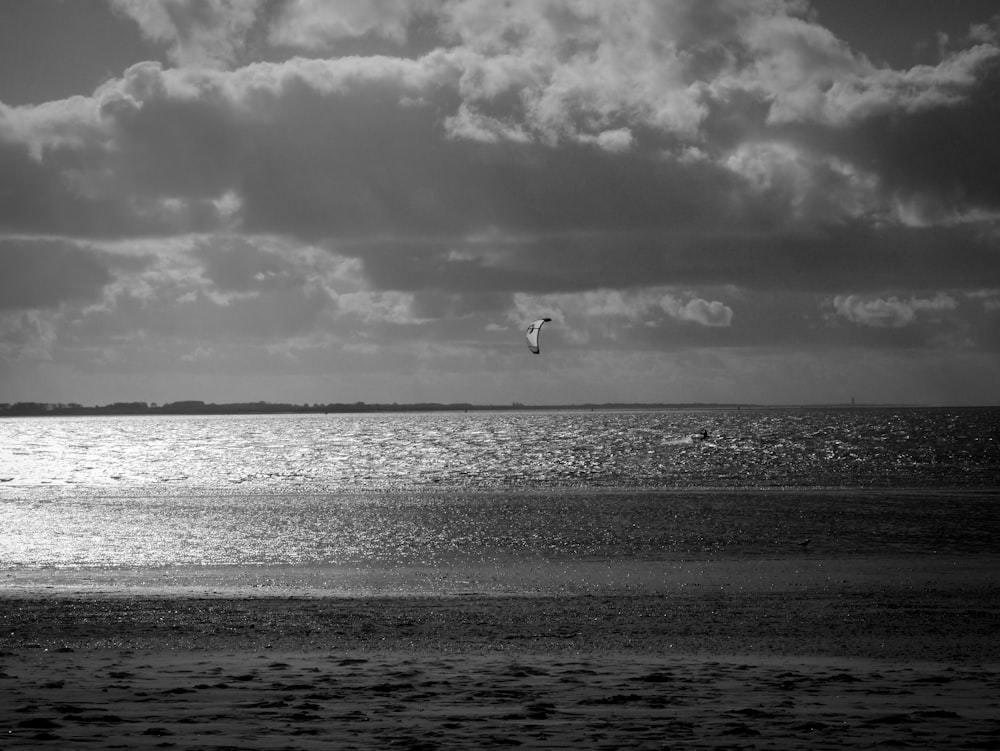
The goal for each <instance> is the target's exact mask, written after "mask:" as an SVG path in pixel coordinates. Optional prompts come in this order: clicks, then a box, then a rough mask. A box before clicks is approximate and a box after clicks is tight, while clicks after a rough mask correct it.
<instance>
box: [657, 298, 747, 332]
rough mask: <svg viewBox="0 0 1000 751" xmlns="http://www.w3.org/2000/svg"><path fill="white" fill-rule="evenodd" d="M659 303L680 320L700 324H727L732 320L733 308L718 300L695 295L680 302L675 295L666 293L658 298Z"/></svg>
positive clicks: (669, 313)
mask: <svg viewBox="0 0 1000 751" xmlns="http://www.w3.org/2000/svg"><path fill="white" fill-rule="evenodd" d="M660 305H661V306H662V307H663V309H664V310H665V311H666V312H667V314H668V315H670V316H671V317H673V318H676V319H678V320H680V321H690V322H691V323H697V324H700V325H702V326H729V325H730V324H731V323H732V322H733V309H732V308H730V307H729V306H728V305H726V304H725V303H722V302H719V301H718V300H713V301H711V302H709V301H708V300H703V299H701V298H700V297H696V298H695V299H693V300H689V301H687V302H686V303H681V301H680V300H678V299H677V298H676V297H673V296H672V295H666V296H664V297H663V299H662V300H660Z"/></svg>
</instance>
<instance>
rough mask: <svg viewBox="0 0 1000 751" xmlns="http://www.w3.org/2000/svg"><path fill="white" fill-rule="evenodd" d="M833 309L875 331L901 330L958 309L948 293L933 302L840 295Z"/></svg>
mask: <svg viewBox="0 0 1000 751" xmlns="http://www.w3.org/2000/svg"><path fill="white" fill-rule="evenodd" d="M833 307H834V310H835V311H836V312H837V314H838V315H840V316H841V317H843V318H845V319H847V320H848V321H850V322H851V323H856V324H858V325H861V326H872V327H875V328H901V327H903V326H909V325H911V324H913V323H915V322H916V320H917V317H918V316H920V315H926V316H935V315H938V314H940V313H943V312H945V311H951V310H954V309H955V308H956V307H957V303H956V302H955V299H954V298H952V297H951V296H949V295H946V294H944V293H939V294H937V295H935V296H934V297H933V298H916V297H911V298H910V299H908V300H901V299H899V298H898V297H896V296H892V297H888V298H881V297H874V298H866V297H863V296H859V295H837V296H836V297H834V298H833Z"/></svg>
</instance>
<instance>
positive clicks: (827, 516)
mask: <svg viewBox="0 0 1000 751" xmlns="http://www.w3.org/2000/svg"><path fill="white" fill-rule="evenodd" d="M998 425H1000V410H995V409H983V410H929V409H928V410H920V409H897V410H889V409H886V410H874V409H858V410H755V411H750V410H740V411H735V410H734V411H686V412H681V411H675V412H603V413H590V412H537V413H536V412H523V413H516V412H502V413H474V414H462V413H430V414H389V415H381V414H380V415H361V416H354V415H337V416H324V415H307V416H301V415H281V416H256V415H254V416H249V415H247V416H219V417H204V416H198V417H151V416H142V417H83V418H29V419H10V420H2V421H0V447H2V448H0V479H2V480H3V481H4V482H3V483H0V525H2V529H3V530H4V534H3V536H2V538H0V569H7V570H17V569H21V568H24V567H45V566H54V567H81V566H98V567H100V566H113V567H145V566H178V565H181V566H184V565H193V566H220V565H221V566H227V565H237V566H248V565H249V566H274V565H279V566H280V565H346V564H358V565H380V566H396V565H412V564H419V565H431V566H434V565H443V564H448V565H453V564H463V563H464V564H473V563H475V564H483V563H486V564H490V563H493V562H502V561H521V562H523V561H533V560H538V561H550V560H609V561H610V560H617V561H623V560H631V561H641V560H668V559H676V558H683V557H687V556H698V557H734V556H735V557H747V558H749V557H758V558H760V557H782V556H793V555H802V554H803V552H804V551H805V552H809V553H814V554H815V555H824V556H832V557H843V556H883V555H962V556H964V555H995V554H997V553H1000V543H998V542H997V539H998V536H997V535H996V534H995V532H996V531H997V530H998V529H1000V503H998V502H997V501H998V494H997V492H996V488H997V486H1000V435H998ZM702 430H706V431H708V434H709V438H708V439H707V440H698V439H697V438H695V437H693V436H695V435H696V434H697V433H699V432H700V431H702ZM807 538H808V539H809V540H810V543H809V544H808V546H805V547H803V546H801V545H800V544H799V543H802V542H803V541H804V540H805V539H807Z"/></svg>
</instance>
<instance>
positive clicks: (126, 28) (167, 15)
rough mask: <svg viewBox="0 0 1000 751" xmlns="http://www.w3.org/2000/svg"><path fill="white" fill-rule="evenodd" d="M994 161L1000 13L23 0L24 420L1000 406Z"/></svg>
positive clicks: (747, 1)
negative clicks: (128, 408) (529, 408)
mask: <svg viewBox="0 0 1000 751" xmlns="http://www.w3.org/2000/svg"><path fill="white" fill-rule="evenodd" d="M997 133H1000V9H998V6H997V4H996V2H995V0H988V1H985V2H984V1H980V0H949V2H947V3H945V2H940V1H939V0H867V1H866V2H864V3H860V2H843V1H842V0H506V1H504V2H501V1H500V0H328V1H323V0H4V1H3V2H2V3H0V403H12V402H17V401H42V402H51V403H65V402H76V403H81V404H85V405H90V404H106V403H110V402H114V401H146V402H149V403H166V402H170V401H178V400H188V399H200V400H203V401H208V402H243V401H270V402H294V403H304V404H314V403H320V404H325V403H330V402H356V401H366V402H382V403H386V402H388V403H391V402H399V403H408V402H428V401H430V402H445V403H451V402H472V403H477V404H510V403H512V402H515V401H517V402H524V403H527V404H569V403H581V402H591V403H593V402H597V403H605V402H670V403H687V402H725V403H736V402H738V403H756V404H804V403H843V402H849V401H850V400H851V399H852V398H854V399H856V400H857V402H858V403H918V404H946V405H974V404H1000V139H998V138H997V135H996V134H997ZM542 316H546V317H550V318H551V319H552V321H551V322H550V323H548V324H546V326H545V328H544V329H543V331H542V336H541V346H542V353H541V354H540V355H533V354H531V353H530V352H529V350H528V348H527V343H526V341H525V336H524V332H525V329H526V328H527V325H528V323H529V322H530V321H531V320H533V319H534V318H537V317H542Z"/></svg>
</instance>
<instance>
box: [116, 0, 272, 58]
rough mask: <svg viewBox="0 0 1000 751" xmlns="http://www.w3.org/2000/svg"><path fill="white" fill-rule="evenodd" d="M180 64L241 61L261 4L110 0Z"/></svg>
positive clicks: (249, 0) (260, 0)
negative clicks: (162, 45)
mask: <svg viewBox="0 0 1000 751" xmlns="http://www.w3.org/2000/svg"><path fill="white" fill-rule="evenodd" d="M110 1H111V4H112V6H113V7H114V8H115V9H116V10H118V11H119V12H120V13H122V14H124V15H126V16H128V17H129V18H131V19H132V20H133V21H135V22H136V23H137V24H138V25H139V28H140V29H142V33H143V34H144V35H145V36H146V37H147V38H148V39H150V40H152V41H154V42H159V43H161V44H164V45H165V46H166V47H167V53H168V55H169V57H170V59H171V60H172V61H173V62H174V63H176V64H177V65H180V66H185V67H209V68H216V67H218V68H225V67H228V66H230V65H232V64H233V63H234V62H236V61H237V59H238V58H239V55H240V52H241V50H242V48H243V45H244V43H245V41H246V38H247V35H248V33H249V32H250V30H251V29H252V28H253V26H254V24H255V23H257V14H258V11H259V10H261V8H263V6H264V4H265V0H110Z"/></svg>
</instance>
